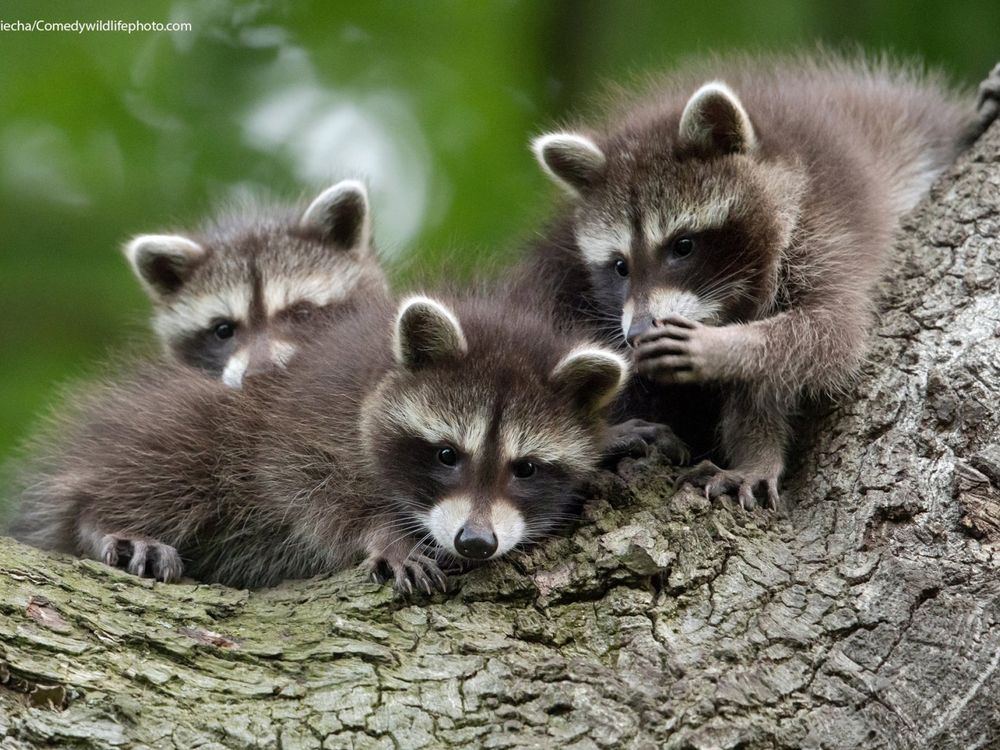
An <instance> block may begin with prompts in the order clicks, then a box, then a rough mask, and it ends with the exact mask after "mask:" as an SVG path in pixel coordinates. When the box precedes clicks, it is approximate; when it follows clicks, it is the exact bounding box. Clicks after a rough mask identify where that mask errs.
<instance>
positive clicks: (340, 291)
mask: <svg viewBox="0 0 1000 750" xmlns="http://www.w3.org/2000/svg"><path fill="white" fill-rule="evenodd" d="M370 234H371V233H370V219H369V211H368V200H367V195H366V193H365V189H364V186H362V185H361V184H360V183H357V182H354V181H344V182H341V183H338V184H337V185H334V186H333V187H331V188H329V189H328V190H326V191H324V192H323V193H322V194H321V195H320V196H319V197H318V198H316V200H315V201H313V203H312V204H311V205H310V206H309V208H308V209H307V210H306V211H305V213H304V214H303V215H302V216H301V217H300V218H299V219H298V220H297V221H294V222H271V223H258V224H254V223H253V221H252V220H251V221H250V222H241V223H238V224H236V225H235V226H234V229H232V230H230V231H225V232H214V233H212V234H211V236H209V237H208V238H206V239H205V240H204V241H201V242H196V241H195V240H193V239H190V238H187V237H183V236H180V235H142V236H139V237H136V238H135V239H134V240H132V241H131V242H130V243H129V244H128V245H127V247H126V248H125V253H126V256H127V257H128V259H129V262H130V263H131V265H132V267H133V269H134V271H135V273H136V275H137V276H138V277H139V280H140V281H141V282H142V284H143V286H144V287H145V288H146V291H147V293H148V294H149V296H150V298H151V299H152V301H153V304H154V306H155V310H156V312H155V317H154V324H153V326H154V329H155V331H156V333H157V335H158V337H159V338H160V340H161V342H162V343H163V344H164V346H165V347H166V349H167V351H168V352H169V353H170V354H171V355H172V356H173V357H174V358H175V359H177V360H179V361H181V362H184V363H186V364H189V365H192V366H194V367H197V368H200V369H202V370H205V371H206V372H208V373H210V374H212V375H213V376H215V377H219V378H221V379H222V380H223V382H225V383H226V384H227V385H229V386H231V387H234V388H238V387H240V386H241V385H242V383H243V381H244V379H245V378H248V377H250V376H253V375H255V374H257V373H262V372H266V371H269V370H272V369H274V368H276V367H284V366H285V364H287V362H288V361H289V359H291V357H292V356H293V355H294V354H295V352H296V350H297V349H298V348H299V347H300V346H301V345H302V344H303V343H305V342H307V341H308V340H309V339H310V338H311V335H312V333H313V332H314V331H315V328H316V326H317V325H322V324H323V323H324V322H325V321H328V320H330V319H332V318H333V317H335V316H337V315H340V314H342V313H344V312H347V311H348V310H349V309H350V307H351V306H352V304H353V303H354V301H355V300H356V299H357V296H358V295H360V294H372V293H374V294H384V293H385V291H386V283H385V277H384V275H383V273H382V270H381V268H380V266H379V264H378V260H377V258H376V257H375V253H374V250H373V249H372V247H371V242H370Z"/></svg>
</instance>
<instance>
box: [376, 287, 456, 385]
mask: <svg viewBox="0 0 1000 750" xmlns="http://www.w3.org/2000/svg"><path fill="white" fill-rule="evenodd" d="M468 350H469V345H468V343H467V342H466V340H465V334H464V333H463V332H462V326H461V324H460V323H459V322H458V318H456V317H455V313H453V312H452V311H451V310H449V309H448V308H447V307H445V306H444V305H442V304H441V303H440V302H438V301H437V300H433V299H430V298H429V297H420V296H417V297H410V298H409V299H406V300H404V301H403V303H402V304H401V305H400V306H399V314H398V315H397V316H396V331H395V334H394V335H393V339H392V351H393V354H394V355H395V357H396V362H398V363H399V364H401V365H402V366H403V367H405V368H407V369H408V370H419V369H420V368H421V367H425V366H427V365H430V364H434V363H435V362H438V361H441V360H443V359H453V358H455V357H462V356H464V355H465V353H466V352H467V351H468Z"/></svg>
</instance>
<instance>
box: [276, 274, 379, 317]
mask: <svg viewBox="0 0 1000 750" xmlns="http://www.w3.org/2000/svg"><path fill="white" fill-rule="evenodd" d="M361 276H362V269H361V268H359V267H357V266H352V267H349V268H345V269H343V270H342V271H341V272H339V273H337V274H316V275H313V276H304V277H300V278H292V277H289V278H268V279H267V280H266V281H265V284H264V308H265V310H266V311H267V314H268V315H269V316H273V315H276V314H277V313H279V312H281V311H282V310H285V309H287V308H289V307H291V306H292V305H295V304H297V303H299V302H309V303H311V304H313V305H315V306H316V307H324V306H326V305H329V304H332V303H334V302H339V301H341V300H344V299H346V298H347V297H348V296H349V295H350V294H351V292H352V291H354V288H355V287H356V286H357V284H358V281H359V280H360V279H361Z"/></svg>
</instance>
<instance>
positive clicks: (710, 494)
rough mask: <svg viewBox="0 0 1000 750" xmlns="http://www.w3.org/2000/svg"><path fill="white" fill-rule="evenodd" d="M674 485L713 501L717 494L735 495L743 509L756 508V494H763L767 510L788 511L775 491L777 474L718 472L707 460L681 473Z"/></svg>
mask: <svg viewBox="0 0 1000 750" xmlns="http://www.w3.org/2000/svg"><path fill="white" fill-rule="evenodd" d="M677 484H678V485H681V484H692V485H694V486H695V487H701V488H704V490H705V497H706V498H708V499H709V500H714V499H715V498H717V497H719V496H720V495H735V496H736V498H737V499H738V500H739V502H740V505H741V506H742V507H743V509H744V510H748V511H750V510H754V509H756V507H757V494H758V492H759V491H763V492H764V494H765V497H766V500H767V504H768V505H770V507H771V508H772V509H773V510H775V511H778V512H779V513H785V512H787V511H788V510H790V508H789V507H788V506H787V505H786V504H785V503H784V502H783V501H782V499H781V494H780V493H779V492H778V472H776V471H770V472H769V471H757V470H753V469H748V470H739V469H721V468H719V467H718V466H716V465H715V464H714V463H712V462H711V461H702V462H701V463H700V464H698V465H697V466H695V467H693V468H692V469H690V470H689V471H687V472H684V473H683V474H681V476H680V477H679V478H678V480H677Z"/></svg>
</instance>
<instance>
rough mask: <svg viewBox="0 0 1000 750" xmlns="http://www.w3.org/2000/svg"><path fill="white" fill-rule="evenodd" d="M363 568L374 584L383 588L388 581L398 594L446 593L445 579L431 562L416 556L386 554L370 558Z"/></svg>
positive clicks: (413, 554) (426, 558) (421, 555)
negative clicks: (416, 591)
mask: <svg viewBox="0 0 1000 750" xmlns="http://www.w3.org/2000/svg"><path fill="white" fill-rule="evenodd" d="M365 567H366V568H367V569H368V571H369V574H370V576H371V579H372V581H373V582H375V583H379V584H382V583H386V582H387V581H390V580H391V581H392V582H393V583H392V586H393V588H394V589H395V590H396V591H397V592H398V593H400V594H407V595H412V594H413V592H414V587H416V588H417V589H420V590H422V591H424V592H425V593H426V594H427V595H428V596H430V595H431V594H433V593H434V590H435V589H438V590H440V591H444V592H446V591H448V578H447V576H445V574H444V573H442V572H441V568H439V567H438V565H437V563H436V562H435V561H434V560H432V559H431V558H429V557H427V556H426V555H424V554H421V553H419V552H413V553H411V554H410V555H408V556H405V557H404V556H402V555H394V554H392V553H391V552H389V551H386V552H383V553H382V554H381V555H380V556H378V557H372V558H369V560H368V562H367V563H365Z"/></svg>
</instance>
